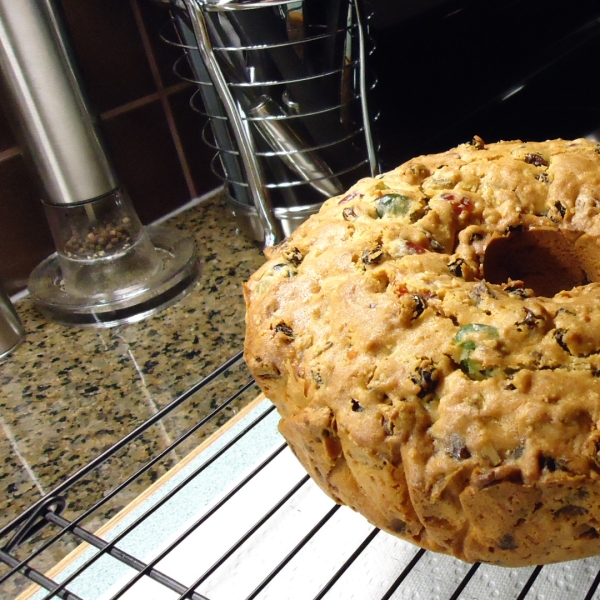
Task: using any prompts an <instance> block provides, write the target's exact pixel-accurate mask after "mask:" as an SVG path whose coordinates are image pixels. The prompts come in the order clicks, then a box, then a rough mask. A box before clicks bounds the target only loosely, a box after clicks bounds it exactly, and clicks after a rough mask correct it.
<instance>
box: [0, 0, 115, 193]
mask: <svg viewBox="0 0 600 600" xmlns="http://www.w3.org/2000/svg"><path fill="white" fill-rule="evenodd" d="M0 68H1V69H2V71H3V73H4V78H5V80H6V85H7V87H8V91H9V96H10V98H9V101H11V104H12V106H11V109H12V111H11V112H12V113H13V114H14V115H15V116H16V118H17V119H18V120H19V121H20V125H21V127H20V130H21V131H22V133H23V135H24V137H25V144H26V146H27V151H28V152H29V154H30V155H31V158H32V159H33V162H34V163H35V165H36V167H37V170H38V172H39V174H40V176H41V179H42V181H43V184H44V188H45V190H46V193H47V194H48V197H46V198H44V200H45V201H46V202H49V203H52V204H72V203H76V202H82V201H85V200H89V199H91V198H96V197H98V196H102V195H104V194H107V193H109V192H111V191H112V190H114V189H115V188H116V187H117V182H116V180H115V177H114V175H113V172H112V169H111V167H110V164H109V162H108V160H107V158H106V154H105V153H104V150H103V148H102V144H101V142H100V140H99V138H98V134H97V131H96V128H95V126H94V123H93V120H92V117H91V113H90V111H89V110H88V108H87V106H86V103H85V101H84V99H83V97H82V94H81V91H80V88H79V85H78V83H77V80H76V76H75V73H74V72H73V68H72V66H71V62H70V60H69V57H68V50H67V44H66V41H65V37H64V35H63V34H62V31H61V27H60V25H59V20H58V18H57V15H56V12H55V8H54V7H53V6H52V3H51V1H50V0H0Z"/></svg>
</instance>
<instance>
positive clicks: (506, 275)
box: [483, 228, 600, 298]
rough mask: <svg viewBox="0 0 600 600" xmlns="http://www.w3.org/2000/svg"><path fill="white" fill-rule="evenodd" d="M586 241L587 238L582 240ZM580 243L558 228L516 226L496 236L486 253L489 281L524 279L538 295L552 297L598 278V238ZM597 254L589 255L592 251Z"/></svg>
mask: <svg viewBox="0 0 600 600" xmlns="http://www.w3.org/2000/svg"><path fill="white" fill-rule="evenodd" d="M583 241H585V240H583ZM592 242H593V243H592V244H591V246H592V247H590V244H589V243H587V244H586V243H583V244H581V243H580V240H575V239H569V237H568V232H567V234H564V233H563V232H562V231H561V230H557V229H543V228H542V229H531V230H516V231H513V232H511V233H509V234H508V235H506V236H503V237H498V238H495V239H493V240H492V241H491V242H490V243H489V244H488V246H487V248H486V251H485V256H484V257H483V272H484V277H485V279H486V281H489V282H490V283H496V284H502V283H506V282H507V281H508V280H509V279H512V280H518V279H520V280H521V281H523V282H524V284H525V286H526V287H528V288H531V289H532V290H533V291H534V292H535V294H536V295H537V296H545V297H548V298H552V297H553V296H555V295H556V294H558V293H559V292H561V291H563V290H571V289H573V288H574V287H577V286H580V285H585V284H587V283H589V282H590V281H598V280H599V274H600V272H597V271H598V268H597V267H596V268H590V269H587V268H585V269H584V267H587V265H588V264H590V265H594V264H595V262H596V261H598V257H599V256H600V255H599V254H598V249H597V246H596V244H595V240H592ZM590 251H591V252H592V254H594V255H595V259H596V260H593V258H594V257H592V258H591V259H590V257H589V256H588V255H589V254H590Z"/></svg>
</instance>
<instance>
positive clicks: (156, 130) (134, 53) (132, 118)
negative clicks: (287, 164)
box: [0, 0, 219, 294]
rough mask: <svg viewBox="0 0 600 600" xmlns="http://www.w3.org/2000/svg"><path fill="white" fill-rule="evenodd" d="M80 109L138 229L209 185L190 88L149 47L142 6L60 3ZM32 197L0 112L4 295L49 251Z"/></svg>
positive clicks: (92, 0) (148, 6)
mask: <svg viewBox="0 0 600 600" xmlns="http://www.w3.org/2000/svg"><path fill="white" fill-rule="evenodd" d="M59 7H61V8H62V11H63V14H64V19H65V24H66V26H67V30H68V32H69V35H70V37H71V41H72V45H73V50H74V53H75V56H76V58H77V62H78V66H79V71H80V75H81V78H82V80H83V83H84V89H85V91H86V93H87V97H88V99H89V102H90V105H91V107H92V109H93V111H94V112H95V113H96V114H98V116H99V127H100V129H101V133H102V135H103V136H104V140H105V145H106V148H107V150H108V152H109V155H110V156H111V158H112V162H113V165H114V167H115V170H116V172H117V175H118V177H119V180H120V182H121V183H122V184H123V186H124V187H125V188H126V189H127V191H128V192H129V195H130V196H131V198H132V201H133V204H134V206H135V208H136V210H137V212H138V215H139V216H140V219H141V220H142V222H143V223H149V222H151V221H153V220H155V219H157V218H158V217H161V216H163V215H165V214H167V213H168V212H170V211H172V210H174V209H176V208H178V207H179V206H181V205H183V204H185V203H186V202H187V201H189V200H190V199H191V198H194V197H197V196H200V195H202V194H204V193H206V192H208V191H210V190H212V189H214V188H216V187H217V186H218V185H219V181H218V180H217V179H216V178H215V177H214V175H212V173H211V172H210V168H209V164H210V160H211V158H212V151H211V150H210V149H209V148H207V147H206V146H205V145H204V143H203V142H202V140H201V136H200V134H201V129H202V126H203V123H204V122H203V119H202V117H201V116H200V115H199V114H197V113H196V112H194V111H192V109H191V108H190V107H189V98H190V96H191V95H192V93H193V91H194V88H193V85H192V84H188V83H185V82H182V81H181V80H180V79H179V78H178V77H177V76H176V75H175V74H173V72H172V68H173V64H174V62H175V60H176V59H177V58H178V57H179V56H180V51H179V50H178V49H177V48H174V47H172V46H169V45H167V44H165V43H164V42H163V41H162V40H161V39H160V37H159V34H160V31H161V28H162V27H163V26H164V25H165V23H166V22H167V21H168V18H169V15H168V13H167V12H166V11H165V10H164V9H163V8H162V7H160V6H158V5H157V4H154V3H153V2H152V1H151V0H85V1H82V0H60V3H59ZM41 193H42V192H41V191H40V190H39V189H37V188H36V186H35V184H34V183H33V182H32V177H31V172H30V171H29V170H28V166H27V165H26V163H25V160H24V159H23V156H22V154H21V151H20V149H19V147H18V145H17V142H16V141H15V136H14V134H13V132H12V131H11V128H10V124H9V120H8V119H7V117H6V115H5V114H4V113H3V112H2V111H1V110H0V281H2V282H3V283H4V286H5V288H6V290H7V291H8V293H9V294H12V293H14V292H17V291H19V290H21V289H23V288H24V287H25V286H26V284H27V278H28V276H29V273H30V272H31V270H32V269H33V268H34V267H35V266H36V265H37V264H38V263H39V262H40V261H41V260H42V259H44V258H45V257H46V256H48V255H49V254H50V253H52V252H53V251H54V245H53V242H52V237H51V235H50V231H49V228H48V225H47V222H46V218H45V215H44V211H43V208H42V205H41V203H40V195H41Z"/></svg>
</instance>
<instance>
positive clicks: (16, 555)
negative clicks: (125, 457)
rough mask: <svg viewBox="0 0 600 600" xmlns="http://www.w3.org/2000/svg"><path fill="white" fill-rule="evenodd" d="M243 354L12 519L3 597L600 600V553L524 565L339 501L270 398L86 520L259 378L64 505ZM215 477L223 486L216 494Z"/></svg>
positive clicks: (0, 578) (1, 578)
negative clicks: (428, 547) (90, 494)
mask: <svg viewBox="0 0 600 600" xmlns="http://www.w3.org/2000/svg"><path fill="white" fill-rule="evenodd" d="M241 360H242V356H241V353H239V354H236V355H235V356H234V357H232V358H231V359H230V360H229V361H227V362H226V363H225V364H223V365H221V366H220V367H219V368H218V369H216V370H215V371H214V372H213V373H212V374H211V375H209V376H208V377H206V378H204V379H202V381H200V382H198V383H197V384H196V385H194V386H193V387H192V388H190V389H189V390H188V391H187V392H185V393H184V394H182V395H181V396H180V397H178V398H177V399H176V400H174V401H173V402H172V403H171V404H169V405H168V406H167V407H165V408H164V409H163V410H161V411H160V412H158V413H157V414H156V415H154V416H153V417H152V418H151V419H149V420H148V421H147V422H145V423H144V424H143V425H141V426H139V427H138V428H137V429H136V430H134V431H132V432H131V433H129V434H128V435H126V436H125V437H124V438H123V439H122V440H121V441H120V442H119V443H118V444H115V445H114V446H113V447H111V448H110V449H109V450H107V451H106V452H104V453H103V454H102V455H100V456H98V457H97V458H96V459H94V460H92V461H91V462H90V463H89V464H88V465H87V466H86V467H85V468H83V469H81V470H80V471H79V472H78V473H76V474H75V475H74V476H72V477H70V478H68V479H66V480H65V481H64V482H63V483H62V484H60V485H59V486H58V487H57V488H56V489H55V490H54V491H53V492H52V493H50V494H49V495H47V496H45V497H44V498H42V499H41V500H39V501H38V502H37V503H35V504H34V505H33V506H31V507H30V509H29V510H27V511H25V512H24V513H23V514H22V515H20V516H19V517H18V518H16V519H15V520H14V521H13V522H12V523H10V524H9V525H8V526H6V527H5V528H4V529H3V530H2V531H1V532H0V535H1V538H0V540H1V543H2V550H1V551H0V564H2V566H3V571H2V572H1V575H0V593H1V594H0V595H1V597H2V598H20V599H21V598H22V599H23V600H24V599H25V598H34V599H35V600H40V599H42V598H44V599H50V598H64V599H68V600H100V599H101V600H109V599H110V600H114V599H117V598H124V599H127V600H131V599H140V600H141V599H143V600H149V599H154V598H155V599H160V600H162V599H163V598H164V599H166V600H171V599H176V598H179V599H184V598H187V599H192V600H250V599H253V598H261V599H267V598H272V599H276V600H292V599H294V600H295V599H298V600H300V599H302V600H304V599H314V600H318V599H326V600H327V599H328V600H332V599H344V600H346V599H352V598H354V599H356V600H371V599H372V600H390V599H400V598H402V599H410V600H483V599H486V600H487V599H488V598H490V599H492V598H499V599H500V600H509V599H510V600H525V599H527V600H552V599H556V600H558V599H560V600H564V599H566V600H575V599H577V600H592V599H597V598H600V592H599V591H598V586H599V584H600V557H598V558H590V559H585V560H580V561H573V562H566V563H561V564H557V565H549V566H546V567H528V568H521V569H503V568H500V567H493V566H490V565H481V564H474V565H469V564H466V563H463V562H461V561H458V560H456V559H454V558H451V557H447V556H441V555H437V554H434V553H431V552H426V551H424V550H421V549H418V548H416V547H414V546H412V545H410V544H408V543H405V542H403V541H401V540H398V539H396V538H394V537H392V536H389V535H387V534H386V533H384V532H381V531H379V530H378V529H376V528H373V527H372V526H371V525H369V524H368V523H367V522H366V521H365V520H364V519H363V518H362V517H360V515H357V514H356V513H354V512H352V511H351V510H349V509H348V508H346V507H339V506H337V505H335V504H333V503H332V502H331V501H330V500H329V499H328V498H327V497H326V496H325V495H324V494H323V493H322V492H321V491H320V490H319V489H318V488H317V487H316V486H315V484H314V483H313V482H312V481H311V480H310V479H309V477H308V476H307V475H306V474H305V473H304V471H303V470H302V468H301V467H300V465H299V464H298V463H297V461H296V460H295V458H294V457H293V455H292V453H291V451H290V450H289V448H288V447H287V446H286V444H285V442H284V441H283V439H282V438H280V437H279V434H278V433H277V431H276V424H277V415H276V413H275V412H274V410H273V407H272V405H270V403H269V402H268V401H266V400H265V401H264V402H262V403H260V404H259V405H258V406H257V407H256V408H254V409H253V410H252V411H250V412H249V413H248V414H247V415H246V416H245V417H244V418H243V419H242V420H240V421H239V422H238V423H237V425H236V426H234V427H232V428H230V429H229V430H228V432H227V434H224V435H223V436H221V437H220V438H218V439H217V441H216V442H215V443H213V444H210V446H209V448H210V452H209V451H208V449H207V450H205V451H203V452H201V453H199V454H198V455H197V457H196V458H195V459H194V461H192V462H190V463H189V464H188V465H187V466H186V469H183V470H180V471H178V473H179V475H178V478H169V477H167V478H166V481H167V482H168V483H167V484H164V485H158V484H157V485H155V486H154V488H152V490H154V491H152V493H149V494H147V496H146V497H145V499H144V501H143V502H140V503H137V505H136V508H135V510H129V511H125V512H126V514H127V517H126V518H124V519H121V520H119V519H117V520H116V522H113V525H112V526H111V527H110V528H103V529H101V530H100V531H98V530H93V531H92V528H91V527H89V526H87V525H86V523H87V522H88V521H89V518H90V515H93V514H95V513H98V512H102V510H103V508H104V507H106V506H107V505H109V504H111V503H114V501H115V498H118V497H119V495H120V494H123V493H124V490H126V489H127V487H128V486H129V485H130V484H131V482H132V481H134V480H137V479H139V478H140V477H142V476H143V475H144V474H145V473H148V472H151V471H152V469H155V468H156V466H157V465H158V464H160V462H161V461H163V460H164V459H165V458H166V457H168V456H170V454H171V453H172V452H173V451H174V450H175V449H177V448H178V447H182V444H184V442H186V440H189V439H193V436H194V434H196V433H197V432H198V431H199V430H200V429H201V428H202V427H203V426H205V425H206V423H208V422H210V421H214V420H215V419H218V418H219V415H221V414H222V413H223V411H225V410H226V409H227V407H228V406H231V405H232V404H233V403H235V402H236V400H238V399H239V398H240V397H241V396H242V395H244V394H247V393H255V391H256V388H255V386H254V382H253V381H252V380H251V379H248V380H247V381H245V382H242V383H241V384H240V386H239V389H237V391H235V392H234V393H233V394H231V395H229V396H228V397H227V398H225V399H224V400H223V401H222V402H220V403H218V406H216V407H215V408H214V410H213V411H212V412H211V413H210V414H209V415H207V417H206V418H205V419H203V420H202V421H201V422H199V423H196V424H195V425H193V426H192V427H191V428H190V429H189V430H188V431H186V433H185V434H184V435H182V436H180V437H179V438H178V439H177V440H176V441H174V442H173V444H172V445H171V446H169V447H167V448H166V449H163V450H161V451H157V452H156V454H155V455H154V456H152V457H149V458H148V461H147V462H146V464H145V465H143V467H141V468H140V469H137V470H136V471H134V472H133V473H131V474H129V475H128V476H127V477H125V478H124V479H123V481H121V482H120V483H119V484H118V485H117V486H116V487H114V488H113V489H111V490H106V491H105V492H104V493H103V494H102V495H101V496H102V497H101V498H99V499H96V498H94V499H93V501H91V502H90V504H89V506H83V507H81V508H80V509H79V510H78V511H73V510H68V509H67V510H65V507H67V506H68V503H69V492H70V491H71V490H73V489H74V488H75V487H76V486H77V485H80V484H81V483H82V482H85V481H86V479H88V478H90V475H91V474H92V473H93V472H94V471H96V470H98V469H101V468H102V466H103V465H105V464H106V463H107V461H110V459H111V457H114V456H115V455H116V454H118V453H119V452H120V451H122V450H123V449H124V448H126V447H127V446H128V445H131V444H134V443H135V440H136V439H138V438H139V437H140V436H141V435H143V434H144V433H147V432H148V430H149V429H150V428H151V427H152V426H153V425H155V424H156V423H158V422H159V421H160V420H165V419H166V418H167V417H168V415H169V414H170V413H171V412H172V411H174V410H176V409H177V407H179V406H181V405H182V404H184V403H185V402H187V401H189V400H190V399H192V398H198V395H199V394H200V395H201V394H202V392H203V390H205V389H206V388H207V386H210V385H213V384H215V382H216V383H217V384H218V382H219V380H220V378H222V377H224V376H226V375H227V373H229V371H230V369H231V368H232V367H233V366H234V365H236V364H240V363H241ZM215 483H217V484H218V485H217V488H218V489H215V490H212V491H211V486H213V485H214V484H215ZM67 513H69V514H68V517H67V516H66V515H67ZM182 513H184V514H182ZM188 513H189V514H188ZM173 516H175V517H177V518H176V519H175V521H173V520H172V517H173ZM179 517H181V518H179ZM173 523H176V524H175V525H173ZM136 538H137V539H136ZM57 546H60V547H62V548H63V554H64V555H65V556H66V559H64V560H63V561H62V562H61V563H60V565H58V566H55V567H54V568H52V569H48V568H47V567H48V565H47V562H46V563H44V561H43V560H42V557H43V556H44V555H45V554H47V553H48V551H49V550H51V549H52V548H54V547H57ZM40 565H42V566H40Z"/></svg>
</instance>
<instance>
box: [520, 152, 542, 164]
mask: <svg viewBox="0 0 600 600" xmlns="http://www.w3.org/2000/svg"><path fill="white" fill-rule="evenodd" d="M525 162H526V163H527V164H529V165H534V166H536V167H547V166H548V161H547V160H546V159H545V158H544V157H543V156H542V155H541V154H536V153H535V152H530V153H529V154H526V155H525Z"/></svg>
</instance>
